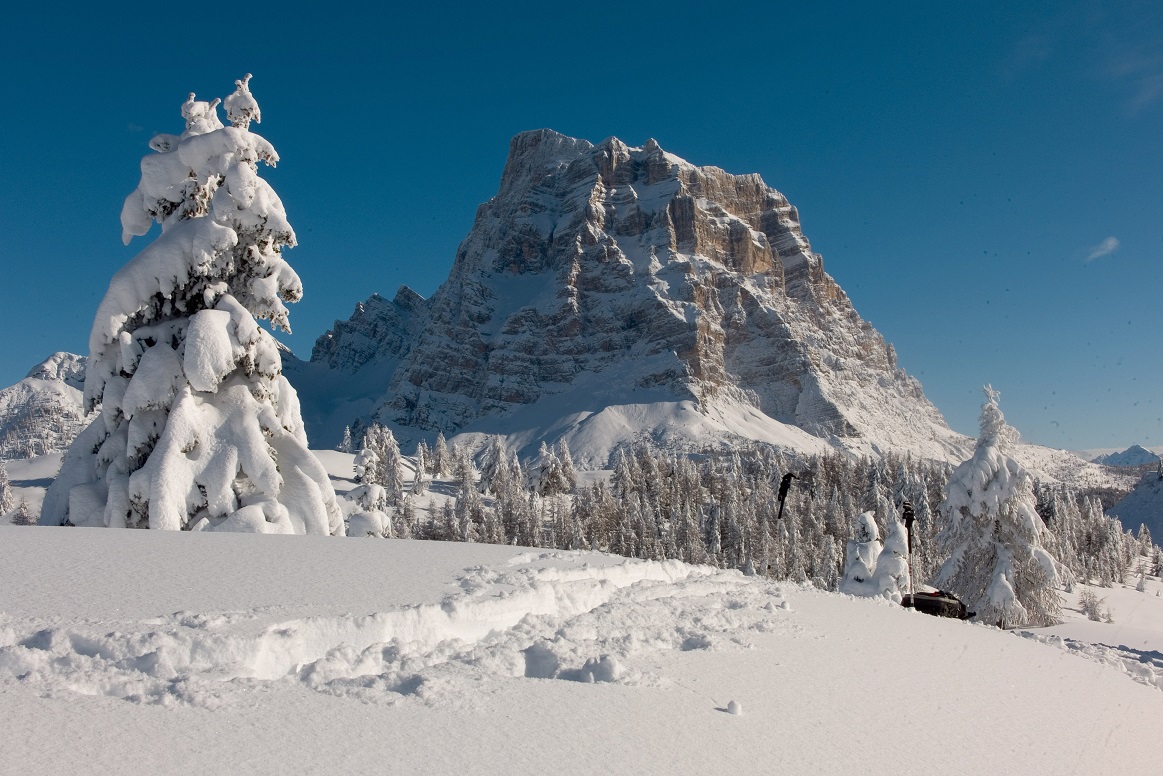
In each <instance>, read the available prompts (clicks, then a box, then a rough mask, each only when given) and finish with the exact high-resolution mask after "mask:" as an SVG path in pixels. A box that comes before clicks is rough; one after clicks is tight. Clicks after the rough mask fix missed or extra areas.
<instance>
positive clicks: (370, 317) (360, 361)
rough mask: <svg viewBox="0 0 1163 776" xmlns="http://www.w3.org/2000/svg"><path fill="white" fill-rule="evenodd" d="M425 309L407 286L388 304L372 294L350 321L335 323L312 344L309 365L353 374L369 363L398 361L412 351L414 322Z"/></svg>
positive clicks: (380, 297) (358, 306) (418, 297)
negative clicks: (324, 366)
mask: <svg viewBox="0 0 1163 776" xmlns="http://www.w3.org/2000/svg"><path fill="white" fill-rule="evenodd" d="M426 308H427V302H426V301H425V300H424V298H423V297H422V296H420V295H419V294H417V293H416V292H415V291H413V290H412V289H410V288H408V287H407V286H400V289H399V291H397V292H396V297H395V299H393V300H392V301H390V302H389V301H388V300H387V299H384V298H383V297H382V296H380V295H379V294H372V295H371V297H370V298H369V299H368V300H367V301H365V302H360V303H359V304H357V305H356V306H355V312H353V313H352V314H351V317H350V318H349V319H347V320H346V321H336V322H335V326H334V328H333V329H331V331H328V332H327V333H326V334H324V335H323V336H321V337H320V338H319V339H318V340H316V341H315V346H314V347H313V348H312V349H311V361H312V362H314V363H320V364H324V365H326V366H327V367H328V368H329V369H333V370H336V371H339V372H344V373H347V374H354V373H355V372H358V371H359V370H360V369H362V368H363V367H364V366H366V365H367V364H369V363H372V362H376V361H383V360H388V359H398V358H400V357H401V356H402V355H404V354H406V353H407V352H408V350H409V349H410V347H411V344H412V342H411V336H412V334H413V332H412V326H411V324H412V322H413V319H414V318H416V314H417V313H420V314H421V315H422V314H423V312H424V311H425V310H426Z"/></svg>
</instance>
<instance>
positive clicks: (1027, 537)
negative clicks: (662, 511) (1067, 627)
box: [933, 385, 1061, 627]
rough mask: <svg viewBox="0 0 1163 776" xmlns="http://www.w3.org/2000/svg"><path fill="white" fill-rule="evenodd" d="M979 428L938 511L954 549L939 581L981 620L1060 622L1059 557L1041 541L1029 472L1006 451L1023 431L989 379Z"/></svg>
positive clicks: (949, 547)
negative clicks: (1004, 410)
mask: <svg viewBox="0 0 1163 776" xmlns="http://www.w3.org/2000/svg"><path fill="white" fill-rule="evenodd" d="M985 395H986V401H985V403H984V404H983V405H982V407H981V434H980V436H979V437H978V440H977V446H976V448H975V449H974V451H973V456H972V457H971V458H970V459H969V460H967V461H965V462H963V463H962V464H961V465H960V466H958V467H957V468H956V469H955V470H954V471H953V474H952V475H951V476H950V478H949V483H948V485H947V486H946V489H945V500H944V502H942V504H941V507H940V511H941V515H942V517H944V519H945V520H946V524H945V526H944V528H943V530H942V533H941V536H940V542H941V544H942V545H943V547H944V549H945V550H946V551H947V552H948V559H947V560H946V561H945V563H944V564H943V565H942V566H941V569H940V571H939V572H938V573H937V576H936V578H935V579H934V581H933V584H935V585H936V586H937V587H940V588H942V589H945V590H949V591H951V592H953V593H955V594H956V595H958V596H959V597H960V598H961V599H962V600H963V601H964V602H965V605H966V606H967V607H968V608H969V609H970V610H973V611H976V612H977V619H979V620H981V621H982V622H987V623H990V624H997V625H999V626H1000V627H1014V626H1021V625H1027V624H1029V625H1052V624H1054V623H1056V622H1057V621H1058V612H1059V609H1060V606H1061V604H1060V601H1059V599H1058V591H1057V584H1058V574H1057V568H1056V567H1057V564H1056V562H1055V560H1054V558H1053V557H1052V556H1051V555H1050V553H1049V552H1047V551H1046V549H1045V548H1044V547H1043V546H1042V541H1041V540H1042V537H1043V535H1045V534H1046V533H1047V529H1046V527H1045V525H1044V524H1043V522H1042V518H1041V517H1040V516H1039V515H1038V513H1037V511H1036V502H1035V498H1034V490H1033V484H1032V480H1031V477H1030V475H1029V474H1028V473H1027V472H1026V470H1025V469H1023V468H1022V467H1021V466H1020V465H1019V464H1018V462H1017V461H1015V460H1014V459H1013V458H1011V457H1010V456H1009V455H1008V454H1007V450H1008V447H1009V445H1010V444H1012V443H1014V442H1016V439H1017V432H1016V431H1015V430H1014V429H1012V428H1011V427H1009V426H1008V425H1006V423H1005V417H1004V416H1003V415H1002V413H1001V409H1000V408H999V407H998V393H997V392H996V391H994V390H993V389H992V388H990V387H989V386H988V385H987V386H985Z"/></svg>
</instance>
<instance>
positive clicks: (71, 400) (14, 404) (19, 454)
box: [0, 353, 91, 459]
mask: <svg viewBox="0 0 1163 776" xmlns="http://www.w3.org/2000/svg"><path fill="white" fill-rule="evenodd" d="M84 383H85V358H84V357H83V356H78V355H74V354H73V353H53V354H52V355H51V356H49V357H48V358H46V359H45V360H44V361H42V362H41V363H39V364H37V365H36V366H35V367H33V368H32V370H31V371H30V372H29V373H28V376H27V377H25V378H24V379H23V380H21V381H20V382H18V383H16V384H14V385H10V386H8V387H7V388H4V389H3V390H0V458H10V459H11V458H31V457H32V456H36V455H44V454H46V453H56V452H60V451H62V450H64V449H65V448H67V447H68V446H69V443H70V442H72V441H73V437H75V436H76V435H77V434H78V433H80V432H81V430H82V429H83V428H84V427H85V426H86V425H87V424H88V422H89V420H91V418H86V416H85V411H84V407H83V401H82V395H81V394H82V391H83V389H84Z"/></svg>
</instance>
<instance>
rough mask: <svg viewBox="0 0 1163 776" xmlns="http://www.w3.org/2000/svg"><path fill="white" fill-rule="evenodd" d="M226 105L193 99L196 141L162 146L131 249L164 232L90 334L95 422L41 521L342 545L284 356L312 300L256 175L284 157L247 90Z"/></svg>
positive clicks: (156, 141) (132, 223)
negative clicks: (223, 111)
mask: <svg viewBox="0 0 1163 776" xmlns="http://www.w3.org/2000/svg"><path fill="white" fill-rule="evenodd" d="M236 87H237V88H236V91H235V93H234V94H232V95H231V96H230V97H228V98H227V112H228V115H229V117H230V119H231V122H232V126H228V127H224V126H223V125H222V122H221V121H220V120H219V118H218V114H217V106H218V103H219V102H220V101H219V100H214V101H213V102H200V101H196V100H195V99H194V95H193V94H191V95H190V96H189V98H188V99H187V100H186V103H185V104H184V105H183V106H182V115H183V117H184V118H185V119H186V129H185V131H184V132H183V133H182V134H181V135H164V134H163V135H158V136H157V137H155V138H153V140H152V141H151V142H150V147H151V148H152V149H153V150H154V151H155V152H156V153H154V154H151V155H149V156H146V157H145V158H144V159H142V162H141V182H140V183H139V184H138V186H137V188H136V189H135V190H134V191H133V193H132V194H130V195H129V197H128V198H127V199H126V200H125V206H124V208H123V209H122V213H121V223H122V227H123V237H124V240H125V242H126V243H128V242H129V240H130V239H132V237H133V236H135V235H145V234H147V233H148V232H149V231H150V228H151V226H152V224H153V222H155V221H156V222H157V223H159V224H160V225H161V233H160V235H159V236H158V237H157V239H156V240H155V241H154V242H153V243H151V244H150V245H148V246H147V247H146V248H145V249H144V250H143V251H142V252H141V253H139V254H138V255H137V256H136V257H135V258H134V259H133V260H131V261H130V262H129V263H128V264H127V265H125V266H124V267H123V268H122V269H121V270H120V271H119V272H117V274H116V275H114V277H113V280H112V281H111V283H110V284H109V289H108V291H107V292H106V293H105V296H104V298H103V299H102V301H101V304H100V306H99V307H98V310H97V315H96V317H95V319H94V321H93V328H92V332H91V333H90V335H89V360H88V365H87V370H86V374H85V401H86V405H87V408H90V409H91V408H94V407H96V406H97V405H100V406H101V414H100V416H99V417H98V418H97V420H96V421H95V422H94V423H93V424H92V425H91V426H89V428H88V429H86V430H85V431H84V432H82V434H81V435H80V436H79V437H77V439H76V440H75V441H74V443H73V445H72V447H71V448H70V449H69V452H68V453H67V454H66V456H65V459H64V461H63V463H62V467H61V472H60V475H59V476H58V478H57V480H56V482H55V483H54V484H53V486H52V488H50V490H49V492H48V493H47V494H46V499H45V506H44V511H43V514H42V517H41V522H42V523H48V524H52V525H59V524H62V523H72V524H76V525H106V526H111V527H142V528H143V527H149V528H162V529H175V530H176V529H196V530H234V531H255V532H276V533H314V534H335V533H338V532H340V531H342V530H343V521H342V516H341V514H340V512H339V509H338V506H337V504H336V502H335V495H334V492H333V491H332V488H331V484H330V481H329V480H328V478H327V473H326V472H325V471H324V469H323V467H322V466H321V465H320V464H319V462H318V460H317V459H316V458H315V456H314V455H312V454H311V453H310V451H308V449H307V437H306V435H305V433H304V430H303V422H302V419H301V417H300V413H299V400H298V397H297V396H296V394H295V391H294V389H293V388H292V387H291V386H290V384H289V383H288V382H287V380H286V379H285V378H284V377H283V375H282V362H281V359H280V357H279V349H278V347H279V346H278V343H277V342H276V341H275V339H274V338H273V337H272V336H271V335H270V334H268V333H267V332H265V331H263V330H262V329H261V328H260V327H259V325H258V323H257V321H256V319H265V320H267V321H269V322H270V325H271V326H272V328H280V329H283V330H288V331H289V326H288V322H287V308H286V307H285V306H284V302H294V301H297V300H298V299H299V297H300V296H301V295H302V292H303V290H302V285H301V284H300V281H299V277H298V275H296V273H295V271H294V270H293V269H291V266H290V265H289V264H287V262H286V261H285V260H284V259H283V255H282V254H283V249H285V248H289V247H291V246H293V245H295V233H294V231H293V230H292V229H291V226H290V224H289V223H288V222H287V217H286V213H285V211H284V209H283V205H282V202H281V201H280V200H279V197H278V195H277V194H275V192H274V190H273V189H272V188H271V187H270V185H268V184H267V182H266V181H264V180H263V179H262V178H260V177H259V176H258V162H260V161H262V162H265V163H266V164H269V165H272V166H273V165H274V164H275V163H276V162H277V161H278V155H277V154H276V153H275V149H274V147H273V146H271V144H270V143H268V142H267V141H266V140H265V139H263V138H262V137H260V136H259V135H256V134H254V133H252V132H250V131H249V129H248V127H249V124H250V122H251V121H252V120H253V121H258V120H259V111H258V104H257V102H255V100H254V97H253V95H251V94H250V89H249V76H248V77H247V78H246V79H243V80H241V81H238V82H236Z"/></svg>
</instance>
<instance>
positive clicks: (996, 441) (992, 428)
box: [977, 384, 1018, 450]
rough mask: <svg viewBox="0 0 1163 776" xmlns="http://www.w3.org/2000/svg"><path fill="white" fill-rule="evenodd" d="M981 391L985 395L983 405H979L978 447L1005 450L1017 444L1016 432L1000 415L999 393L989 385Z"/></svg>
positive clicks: (1003, 416)
mask: <svg viewBox="0 0 1163 776" xmlns="http://www.w3.org/2000/svg"><path fill="white" fill-rule="evenodd" d="M981 390H982V391H983V392H984V393H985V403H984V404H982V405H981V418H980V419H979V421H978V423H979V427H980V429H981V433H980V435H979V436H978V438H977V444H978V446H979V447H980V446H981V445H992V446H994V447H997V448H998V449H1000V450H1005V449H1007V448H1008V447H1009V446H1010V445H1012V444H1017V441H1018V430H1017V429H1016V428H1014V427H1013V426H1010V425H1008V424H1007V423H1006V419H1005V415H1003V414H1002V412H1001V407H1000V406H999V404H998V402H999V401H1000V399H1001V393H999V392H998V391H995V390H994V388H993V386H991V385H989V384H986V385H985V386H983V387H982V389H981Z"/></svg>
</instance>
